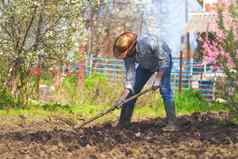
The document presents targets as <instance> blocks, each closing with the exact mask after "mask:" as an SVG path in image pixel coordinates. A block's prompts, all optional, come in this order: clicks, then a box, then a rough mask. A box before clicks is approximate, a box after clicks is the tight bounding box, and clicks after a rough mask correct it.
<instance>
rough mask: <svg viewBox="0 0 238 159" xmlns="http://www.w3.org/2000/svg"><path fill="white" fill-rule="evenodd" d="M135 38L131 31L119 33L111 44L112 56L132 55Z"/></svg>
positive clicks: (122, 57)
mask: <svg viewBox="0 0 238 159" xmlns="http://www.w3.org/2000/svg"><path fill="white" fill-rule="evenodd" d="M136 39H137V35H136V33H133V32H124V33H122V34H121V35H119V36H118V37H117V38H116V40H115V42H114V45H113V56H114V57H116V58H119V59H124V58H126V57H128V56H130V55H132V54H133V51H132V50H133V48H134V46H135V44H136Z"/></svg>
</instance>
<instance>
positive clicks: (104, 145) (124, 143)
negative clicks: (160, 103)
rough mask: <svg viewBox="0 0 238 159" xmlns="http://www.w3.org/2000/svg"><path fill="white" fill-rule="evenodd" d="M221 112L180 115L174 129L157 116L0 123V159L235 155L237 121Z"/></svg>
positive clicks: (216, 157) (202, 158)
mask: <svg viewBox="0 0 238 159" xmlns="http://www.w3.org/2000/svg"><path fill="white" fill-rule="evenodd" d="M228 118H229V114H227V113H194V114H192V115H191V116H181V117H179V119H178V124H179V125H180V128H181V130H180V131H179V132H163V131H162V129H161V126H162V122H161V121H162V119H147V120H143V121H137V122H134V123H133V126H132V127H130V128H128V129H122V128H118V127H115V126H114V125H111V124H110V123H107V124H104V125H97V126H91V127H87V128H84V129H78V130H76V131H72V129H70V127H67V126H64V124H63V123H60V122H56V121H53V120H48V121H37V122H33V123H32V124H28V125H27V124H18V125H2V126H1V128H0V159H127V158H128V159H167V158H168V159H169V158H173V159H174V158H175V159H177V158H178V159H180V158H181V159H190V158H191V159H193V158H194V159H196V158H198V159H208V158H209V159H210V158H211V159H221V158H230V159H236V158H238V125H235V124H232V123H231V122H229V121H228Z"/></svg>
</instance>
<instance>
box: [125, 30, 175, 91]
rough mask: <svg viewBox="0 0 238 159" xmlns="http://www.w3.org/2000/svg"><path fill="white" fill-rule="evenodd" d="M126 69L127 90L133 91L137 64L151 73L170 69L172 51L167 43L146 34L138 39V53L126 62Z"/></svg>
mask: <svg viewBox="0 0 238 159" xmlns="http://www.w3.org/2000/svg"><path fill="white" fill-rule="evenodd" d="M124 62H125V68H126V76H125V88H128V89H130V90H132V91H133V86H134V82H135V73H136V72H135V69H136V63H137V64H139V65H141V66H142V67H143V68H145V69H147V70H150V71H151V72H158V71H159V70H161V69H166V68H168V67H170V62H171V50H170V48H169V46H168V45H167V44H166V42H164V41H162V40H161V39H159V38H158V37H157V36H156V35H153V34H144V35H142V36H140V37H138V39H137V44H136V53H135V54H134V55H133V56H132V57H128V58H126V59H125V60H124Z"/></svg>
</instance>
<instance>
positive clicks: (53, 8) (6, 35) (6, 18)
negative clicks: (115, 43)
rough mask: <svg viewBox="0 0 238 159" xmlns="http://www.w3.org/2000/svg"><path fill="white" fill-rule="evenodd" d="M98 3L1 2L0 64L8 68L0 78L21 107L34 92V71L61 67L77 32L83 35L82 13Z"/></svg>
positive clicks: (82, 0) (62, 0) (78, 0)
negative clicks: (32, 86) (38, 68)
mask: <svg viewBox="0 0 238 159" xmlns="http://www.w3.org/2000/svg"><path fill="white" fill-rule="evenodd" d="M96 4H97V1H96V0H94V1H90V3H89V2H88V1H87V0H74V1H71V0H68V1H65V0H53V1H46V0H22V1H18V0H12V1H1V2H0V12H1V14H0V19H1V20H0V59H1V60H0V62H1V63H0V65H2V66H4V67H5V68H4V69H3V70H1V72H0V73H1V74H0V76H1V80H3V81H4V83H5V84H6V86H7V88H8V89H10V91H11V92H12V93H13V95H14V96H15V98H18V100H17V101H18V102H19V104H22V105H24V104H26V103H27V100H28V98H29V96H28V95H30V94H32V93H34V92H31V91H32V89H31V88H30V86H29V83H30V81H31V80H32V79H31V77H30V76H32V74H31V73H32V72H31V68H32V67H33V66H34V65H37V66H39V67H40V68H41V67H43V66H44V67H49V66H50V65H52V64H55V63H59V64H62V63H63V61H65V59H66V58H65V57H66V54H67V53H68V52H69V51H70V50H71V49H72V48H74V46H75V44H76V38H75V36H76V33H78V34H80V35H82V33H83V29H82V28H83V27H84V19H83V11H84V10H85V8H86V7H87V5H91V6H92V7H96V6H97V5H96ZM37 76H40V72H38V74H37ZM35 91H36V90H35Z"/></svg>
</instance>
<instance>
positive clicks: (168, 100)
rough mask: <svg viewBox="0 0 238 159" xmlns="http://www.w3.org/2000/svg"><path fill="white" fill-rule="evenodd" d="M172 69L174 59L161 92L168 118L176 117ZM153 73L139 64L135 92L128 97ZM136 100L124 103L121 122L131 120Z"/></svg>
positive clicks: (164, 79)
mask: <svg viewBox="0 0 238 159" xmlns="http://www.w3.org/2000/svg"><path fill="white" fill-rule="evenodd" d="M171 69H172V60H171V63H170V67H169V68H167V69H166V70H165V72H164V76H163V77H162V79H161V85H160V94H161V96H162V98H163V102H164V106H165V111H166V115H167V118H168V119H171V120H173V119H175V105H174V101H173V92H172V89H171V83H170V81H171V78H170V76H171ZM153 73H154V72H151V71H150V70H147V69H144V68H143V67H142V66H141V65H139V66H138V67H137V69H136V77H135V84H134V93H130V94H129V96H128V97H130V96H132V95H134V94H137V93H139V92H140V91H141V90H142V89H143V87H144V85H145V84H146V82H147V81H148V80H149V78H150V77H151V76H152V75H153ZM136 100H137V99H135V100H132V101H129V102H128V103H126V104H124V105H123V107H122V110H121V116H120V121H119V123H123V122H130V120H131V117H132V114H133V110H134V106H135V103H136Z"/></svg>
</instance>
